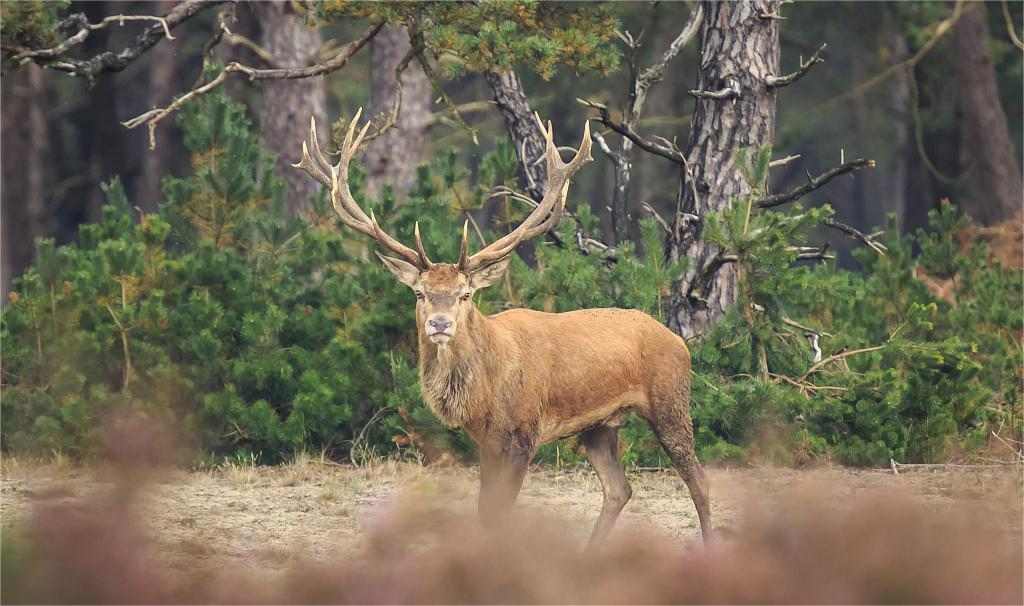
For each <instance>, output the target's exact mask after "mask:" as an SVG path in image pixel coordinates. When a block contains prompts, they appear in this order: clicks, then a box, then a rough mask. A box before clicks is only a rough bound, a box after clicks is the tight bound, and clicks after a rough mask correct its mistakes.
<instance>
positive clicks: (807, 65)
mask: <svg viewBox="0 0 1024 606" xmlns="http://www.w3.org/2000/svg"><path fill="white" fill-rule="evenodd" d="M826 46H828V45H827V44H822V45H821V46H819V47H818V50H816V51H814V54H813V55H811V58H810V59H808V60H807V61H806V62H804V61H803V59H802V58H801V60H800V69H798V70H796V71H795V72H793V73H791V74H786V75H785V76H768V77H767V78H766V79H765V84H767V85H768V88H781V87H783V86H789V85H790V84H793V83H794V82H796V81H797V80H799V79H800V78H803V77H804V76H806V75H807V72H809V71H811V68H812V67H814V66H815V65H817V64H819V63H824V62H825V60H824V59H823V58H822V57H821V53H822V52H824V50H825V47H826Z"/></svg>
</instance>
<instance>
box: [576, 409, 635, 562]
mask: <svg viewBox="0 0 1024 606" xmlns="http://www.w3.org/2000/svg"><path fill="white" fill-rule="evenodd" d="M580 441H581V442H582V443H583V447H584V448H585V450H586V455H587V460H588V461H590V466H591V467H593V468H594V471H595V472H597V478H598V479H599V480H600V481H601V488H602V490H603V491H604V504H603V505H602V506H601V515H600V516H599V517H598V518H597V523H595V524H594V531H593V533H592V534H591V535H590V543H589V547H594V546H595V545H596V544H598V543H599V542H601V541H602V540H603V539H604V538H605V537H606V536H608V533H609V532H611V529H612V527H613V526H615V520H616V519H618V517H619V513H621V512H622V508H623V507H625V506H626V503H627V502H628V501H629V498H630V497H631V496H633V489H632V488H630V487H629V482H627V481H626V472H625V470H624V469H623V468H622V461H621V460H620V459H619V430H618V429H617V428H614V427H609V426H607V425H600V426H598V427H594V428H593V429H589V430H587V431H585V432H584V433H582V434H580Z"/></svg>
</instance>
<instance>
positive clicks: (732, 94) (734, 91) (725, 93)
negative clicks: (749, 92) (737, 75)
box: [690, 84, 740, 100]
mask: <svg viewBox="0 0 1024 606" xmlns="http://www.w3.org/2000/svg"><path fill="white" fill-rule="evenodd" d="M690 94H691V95H693V96H694V97H697V98H698V99H718V100H723V99H735V98H737V97H739V96H740V89H739V88H738V87H737V86H736V85H735V84H730V85H729V86H728V87H726V88H723V89H722V90H714V91H708V90H700V89H696V88H694V89H691V90H690Z"/></svg>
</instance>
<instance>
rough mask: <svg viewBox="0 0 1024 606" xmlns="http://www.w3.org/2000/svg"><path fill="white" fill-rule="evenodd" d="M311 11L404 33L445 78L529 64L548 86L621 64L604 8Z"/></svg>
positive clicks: (613, 25) (507, 5) (380, 6)
mask: <svg viewBox="0 0 1024 606" xmlns="http://www.w3.org/2000/svg"><path fill="white" fill-rule="evenodd" d="M317 8H318V10H317V13H318V15H319V16H320V17H321V18H323V19H326V20H336V19H340V18H345V17H362V18H368V19H371V20H373V21H387V22H389V23H395V24H402V25H404V26H406V27H408V28H409V30H410V31H411V32H415V33H416V35H418V36H421V37H422V40H423V44H424V46H425V48H426V49H427V50H429V51H430V52H431V53H432V54H433V55H435V56H437V57H438V58H439V59H440V60H441V65H442V67H443V68H444V69H445V71H446V72H447V75H448V76H449V77H454V76H456V75H458V74H460V73H462V72H464V71H473V72H480V71H485V70H489V69H498V70H507V69H511V68H513V67H517V66H528V67H529V68H530V69H531V70H532V71H533V72H535V73H536V74H538V75H539V76H541V77H542V78H544V79H545V80H549V79H550V78H551V77H552V76H554V74H555V71H556V70H557V68H558V67H559V66H568V67H571V68H573V69H574V70H576V72H577V73H586V72H593V71H596V72H598V73H601V74H607V73H609V72H611V71H614V70H615V69H617V68H618V66H619V59H620V57H619V52H618V50H617V48H616V46H615V44H614V41H615V38H616V30H617V29H618V21H617V19H616V18H615V17H614V15H613V14H612V8H613V7H612V5H611V4H610V3H595V2H581V3H572V2H568V3H566V2H538V1H537V0H514V1H509V0H483V1H481V2H365V1H361V0H355V1H352V0H324V1H323V2H321V3H319V4H318V7H317Z"/></svg>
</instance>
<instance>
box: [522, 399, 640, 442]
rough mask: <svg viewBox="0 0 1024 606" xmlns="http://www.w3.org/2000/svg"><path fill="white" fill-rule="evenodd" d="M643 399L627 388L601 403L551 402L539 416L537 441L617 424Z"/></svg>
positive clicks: (547, 440) (554, 438)
mask: <svg viewBox="0 0 1024 606" xmlns="http://www.w3.org/2000/svg"><path fill="white" fill-rule="evenodd" d="M646 401H647V396H646V394H644V393H643V392H641V391H627V392H624V393H621V394H619V395H618V396H616V397H614V398H612V399H609V400H606V401H603V402H590V403H584V402H580V401H569V402H552V403H551V404H549V406H548V407H547V409H546V410H545V411H544V415H543V418H542V419H541V426H540V427H541V437H540V443H541V444H544V443H547V442H550V441H552V440H557V439H559V438H565V437H568V436H571V435H575V434H578V433H580V432H582V431H585V430H587V429H590V428H591V427H596V426H598V425H610V426H612V427H618V426H619V425H621V424H622V423H623V422H624V421H625V416H626V413H628V412H629V411H630V410H631V409H634V408H639V407H641V406H642V405H643V404H644V403H645V402H646Z"/></svg>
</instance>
